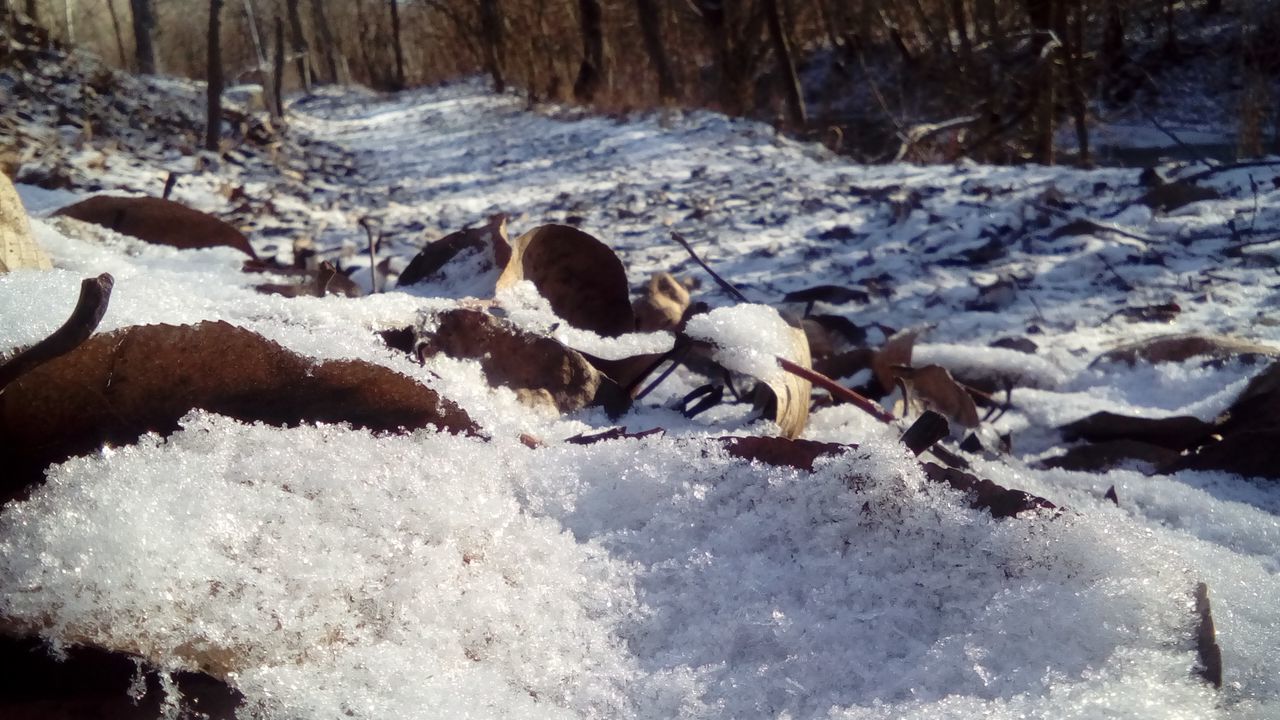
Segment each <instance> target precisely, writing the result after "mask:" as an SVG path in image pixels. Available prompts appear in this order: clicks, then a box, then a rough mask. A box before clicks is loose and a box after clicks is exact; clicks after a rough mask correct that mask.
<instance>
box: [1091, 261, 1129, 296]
mask: <svg viewBox="0 0 1280 720" xmlns="http://www.w3.org/2000/svg"><path fill="white" fill-rule="evenodd" d="M1098 259H1099V260H1101V261H1102V264H1103V265H1106V266H1107V269H1108V270H1110V271H1111V274H1112V275H1115V276H1116V279H1117V280H1119V281H1120V289H1122V290H1124V291H1125V292H1133V284H1132V283H1130V282H1129V281H1128V280H1125V279H1124V276H1123V275H1121V274H1120V272H1119V271H1118V270H1116V269H1115V267H1114V266H1113V265H1112V264H1111V263H1110V262H1108V261H1107V258H1106V256H1105V255H1103V254H1102V253H1098Z"/></svg>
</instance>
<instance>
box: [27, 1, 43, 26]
mask: <svg viewBox="0 0 1280 720" xmlns="http://www.w3.org/2000/svg"><path fill="white" fill-rule="evenodd" d="M23 12H24V13H25V14H26V16H27V17H28V18H30V19H31V22H33V23H35V24H36V25H39V24H40V8H39V6H37V4H36V0H27V2H26V6H25V7H23Z"/></svg>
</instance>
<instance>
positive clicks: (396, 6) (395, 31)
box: [390, 0, 406, 90]
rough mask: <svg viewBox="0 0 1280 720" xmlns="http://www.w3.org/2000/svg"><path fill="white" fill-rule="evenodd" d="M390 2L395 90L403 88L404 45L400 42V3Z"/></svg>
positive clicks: (393, 0) (392, 0)
mask: <svg viewBox="0 0 1280 720" xmlns="http://www.w3.org/2000/svg"><path fill="white" fill-rule="evenodd" d="M390 1H391V45H392V47H393V48H394V49H395V54H396V75H395V81H394V83H393V86H394V88H395V89H396V90H403V89H404V88H405V82H406V80H405V74H404V45H403V44H401V41H400V3H399V1H398V0H390Z"/></svg>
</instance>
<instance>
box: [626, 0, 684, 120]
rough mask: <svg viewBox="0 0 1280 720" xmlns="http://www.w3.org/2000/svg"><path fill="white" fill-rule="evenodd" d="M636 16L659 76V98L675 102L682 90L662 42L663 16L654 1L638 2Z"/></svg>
mask: <svg viewBox="0 0 1280 720" xmlns="http://www.w3.org/2000/svg"><path fill="white" fill-rule="evenodd" d="M636 14H637V15H638V16H639V17H640V34H641V35H642V36H643V38H644V49H645V53H647V54H648V55H649V62H650V63H652V64H653V71H654V72H655V73H657V74H658V97H660V98H662V99H663V100H665V101H670V100H675V99H676V98H677V97H678V96H679V95H680V89H679V86H678V85H677V84H676V76H675V73H674V72H672V70H671V61H670V59H669V58H668V57H667V49H666V47H665V46H664V44H663V42H662V15H660V14H659V12H658V5H657V3H655V2H654V0H636Z"/></svg>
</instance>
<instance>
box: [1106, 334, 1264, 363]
mask: <svg viewBox="0 0 1280 720" xmlns="http://www.w3.org/2000/svg"><path fill="white" fill-rule="evenodd" d="M1235 356H1245V357H1254V358H1256V357H1280V348H1276V347H1272V346H1269V345H1260V344H1257V343H1253V342H1249V341H1248V340H1243V339H1241V338H1234V337H1227V336H1223V335H1158V336H1156V337H1151V338H1147V339H1145V340H1139V341H1138V342H1135V343H1130V344H1128V345H1122V346H1121V347H1118V348H1116V349H1114V350H1109V351H1107V352H1105V353H1103V354H1102V355H1101V356H1099V357H1098V358H1097V359H1096V360H1094V361H1093V363H1092V364H1091V365H1093V366H1096V365H1098V364H1099V363H1103V362H1122V363H1125V364H1126V365H1133V364H1135V363H1137V362H1138V361H1143V362H1149V363H1165V362H1182V361H1184V360H1190V359H1191V358H1194V357H1209V358H1212V359H1215V360H1225V359H1228V358H1231V357H1235Z"/></svg>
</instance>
